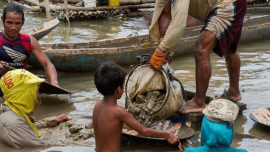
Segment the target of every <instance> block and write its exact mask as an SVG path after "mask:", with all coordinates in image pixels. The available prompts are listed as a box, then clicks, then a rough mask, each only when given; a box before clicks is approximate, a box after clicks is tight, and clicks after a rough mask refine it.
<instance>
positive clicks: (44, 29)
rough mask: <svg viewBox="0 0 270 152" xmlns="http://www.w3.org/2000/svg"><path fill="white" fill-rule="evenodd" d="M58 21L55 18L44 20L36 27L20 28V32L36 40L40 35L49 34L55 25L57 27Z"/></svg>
mask: <svg viewBox="0 0 270 152" xmlns="http://www.w3.org/2000/svg"><path fill="white" fill-rule="evenodd" d="M59 23H60V21H59V20H58V19H57V18H55V19H53V20H51V21H49V22H45V23H44V24H43V25H40V26H38V27H35V28H31V29H26V30H21V33H24V34H28V35H31V36H33V37H34V38H36V39H37V40H40V39H41V38H42V37H44V36H46V35H47V34H49V33H50V32H51V31H52V30H53V29H54V28H55V27H57V26H58V24H59ZM0 32H1V31H0Z"/></svg>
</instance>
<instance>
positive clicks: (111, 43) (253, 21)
mask: <svg viewBox="0 0 270 152" xmlns="http://www.w3.org/2000/svg"><path fill="white" fill-rule="evenodd" d="M269 22H270V15H265V16H261V17H256V18H247V19H245V20H244V23H243V27H247V26H253V25H258V24H265V23H269ZM202 27H203V25H200V26H195V27H189V28H186V29H185V33H184V35H183V38H187V37H192V36H198V34H199V33H200V31H201V29H202ZM149 40H150V36H149V35H148V34H146V35H139V36H132V37H126V38H117V39H103V40H98V41H89V42H82V43H76V42H63V43H44V44H41V47H42V48H43V49H76V48H105V47H122V46H132V45H138V44H141V43H143V42H145V41H149Z"/></svg>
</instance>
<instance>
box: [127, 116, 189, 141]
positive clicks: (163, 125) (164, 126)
mask: <svg viewBox="0 0 270 152" xmlns="http://www.w3.org/2000/svg"><path fill="white" fill-rule="evenodd" d="M151 128H152V129H155V130H160V131H170V132H171V133H173V134H175V135H176V136H178V138H179V139H180V140H181V139H186V138H189V137H191V136H192V135H193V134H194V130H193V129H192V128H190V127H188V126H186V125H183V124H182V123H179V122H174V121H171V120H162V121H157V122H155V123H153V124H152V126H151ZM122 132H123V134H125V135H127V136H133V137H138V138H144V139H152V140H166V139H165V138H154V137H144V136H141V135H140V134H139V133H138V132H137V131H135V130H133V129H131V128H129V127H128V126H126V125H124V127H123V130H122Z"/></svg>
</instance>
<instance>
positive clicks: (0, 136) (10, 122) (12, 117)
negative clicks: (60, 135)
mask: <svg viewBox="0 0 270 152" xmlns="http://www.w3.org/2000/svg"><path fill="white" fill-rule="evenodd" d="M1 109H2V110H3V113H2V114H1V115H0V132H1V133H0V141H1V142H2V143H4V144H6V145H9V146H12V147H14V148H23V147H41V146H44V143H43V142H42V141H41V140H40V138H39V137H38V136H37V135H36V134H35V133H34V131H33V130H32V128H31V127H30V126H29V124H28V123H27V122H26V120H25V119H23V118H22V117H20V116H18V115H17V114H15V113H14V112H13V111H11V110H10V109H9V107H7V106H6V105H4V104H3V106H1Z"/></svg>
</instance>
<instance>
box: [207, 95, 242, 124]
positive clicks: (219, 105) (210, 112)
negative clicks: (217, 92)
mask: <svg viewBox="0 0 270 152" xmlns="http://www.w3.org/2000/svg"><path fill="white" fill-rule="evenodd" d="M238 112H239V107H238V106H237V105H236V104H235V103H233V102H232V101H230V100H227V99H214V100H212V101H211V102H210V103H209V104H208V106H207V107H206V108H205V109H204V110H203V114H204V115H205V116H206V117H207V118H208V119H209V120H211V121H214V122H229V123H232V122H233V121H234V120H235V119H236V117H237V115H238Z"/></svg>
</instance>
